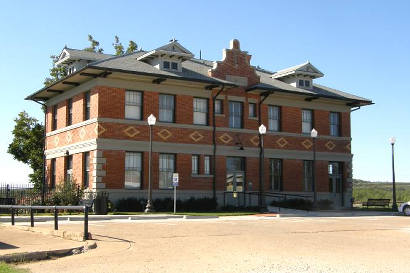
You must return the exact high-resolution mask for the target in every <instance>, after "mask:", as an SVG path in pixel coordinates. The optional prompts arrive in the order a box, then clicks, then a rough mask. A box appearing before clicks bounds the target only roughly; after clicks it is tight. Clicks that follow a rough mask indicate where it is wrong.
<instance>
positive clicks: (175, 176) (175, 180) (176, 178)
mask: <svg viewBox="0 0 410 273" xmlns="http://www.w3.org/2000/svg"><path fill="white" fill-rule="evenodd" d="M178 182H179V176H178V173H173V174H172V185H173V186H174V214H175V213H177V186H178Z"/></svg>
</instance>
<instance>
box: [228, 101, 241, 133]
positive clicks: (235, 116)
mask: <svg viewBox="0 0 410 273" xmlns="http://www.w3.org/2000/svg"><path fill="white" fill-rule="evenodd" d="M229 127H230V128H242V102H237V101H230V102H229Z"/></svg>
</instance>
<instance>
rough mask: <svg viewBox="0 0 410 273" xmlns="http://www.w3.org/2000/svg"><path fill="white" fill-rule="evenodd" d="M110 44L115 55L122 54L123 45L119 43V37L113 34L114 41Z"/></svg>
mask: <svg viewBox="0 0 410 273" xmlns="http://www.w3.org/2000/svg"><path fill="white" fill-rule="evenodd" d="M112 46H113V47H114V49H115V55H117V56H118V55H123V54H124V46H123V45H122V44H121V42H120V38H119V37H118V36H117V35H115V37H114V43H113V44H112Z"/></svg>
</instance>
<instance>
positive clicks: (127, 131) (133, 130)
mask: <svg viewBox="0 0 410 273" xmlns="http://www.w3.org/2000/svg"><path fill="white" fill-rule="evenodd" d="M122 132H123V133H124V134H125V135H127V136H129V137H135V136H136V135H138V134H139V133H140V131H138V129H137V128H135V127H134V126H129V127H127V128H126V129H124V130H123V131H122Z"/></svg>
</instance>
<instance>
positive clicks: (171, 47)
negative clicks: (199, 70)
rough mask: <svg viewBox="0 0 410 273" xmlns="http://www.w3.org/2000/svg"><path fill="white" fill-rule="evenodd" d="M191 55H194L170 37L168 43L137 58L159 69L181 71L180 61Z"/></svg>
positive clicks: (188, 58) (189, 57) (187, 58)
mask: <svg viewBox="0 0 410 273" xmlns="http://www.w3.org/2000/svg"><path fill="white" fill-rule="evenodd" d="M192 57H194V55H193V54H192V53H191V52H190V51H189V50H188V49H186V48H185V47H183V46H182V45H181V44H180V43H178V41H177V40H175V39H172V40H170V41H169V43H168V44H166V45H163V46H161V47H159V48H157V49H154V50H151V51H149V52H147V53H145V54H143V55H141V56H139V57H138V58H137V60H138V61H142V62H146V63H149V64H151V65H152V66H154V67H156V68H157V69H160V70H166V71H172V72H182V65H181V64H182V62H183V61H186V60H190V59H191V58H192Z"/></svg>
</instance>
